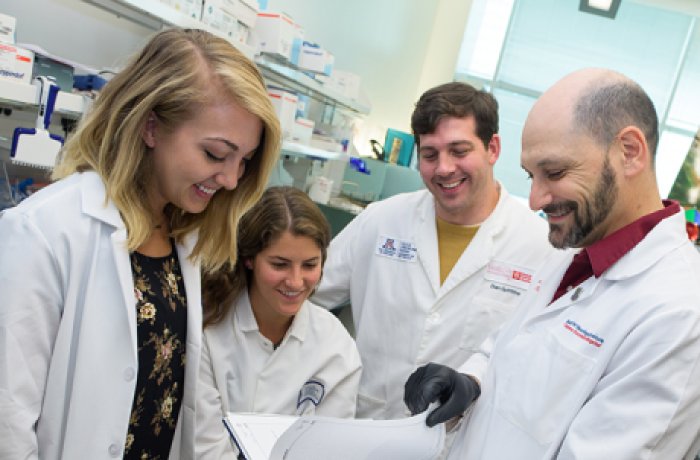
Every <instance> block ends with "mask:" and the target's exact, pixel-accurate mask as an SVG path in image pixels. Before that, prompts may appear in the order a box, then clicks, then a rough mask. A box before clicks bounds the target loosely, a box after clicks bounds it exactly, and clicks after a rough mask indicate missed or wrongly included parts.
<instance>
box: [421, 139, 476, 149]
mask: <svg viewBox="0 0 700 460" xmlns="http://www.w3.org/2000/svg"><path fill="white" fill-rule="evenodd" d="M447 145H448V146H449V147H452V148H454V147H460V146H466V147H471V146H473V145H474V143H473V142H471V141H468V140H466V139H465V140H462V141H454V142H450V143H449V144H447ZM423 148H425V149H430V150H435V148H434V147H433V146H431V145H426V146H422V147H421V150H422V149H423Z"/></svg>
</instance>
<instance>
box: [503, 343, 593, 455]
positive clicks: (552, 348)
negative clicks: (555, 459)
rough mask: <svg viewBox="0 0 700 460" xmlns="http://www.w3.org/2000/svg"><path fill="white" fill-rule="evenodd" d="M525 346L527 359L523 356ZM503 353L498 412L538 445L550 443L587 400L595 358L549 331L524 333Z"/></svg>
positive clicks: (564, 428)
mask: <svg viewBox="0 0 700 460" xmlns="http://www.w3.org/2000/svg"><path fill="white" fill-rule="evenodd" d="M523 350H527V359H522V358H523ZM502 352H503V356H502V358H503V359H501V360H500V361H501V363H500V365H497V368H496V369H495V371H496V372H495V373H496V378H497V379H498V374H499V373H500V374H502V377H501V383H500V384H498V383H497V387H496V388H497V389H496V407H497V410H498V412H499V413H501V415H502V416H503V417H505V418H506V419H507V420H508V421H509V422H510V423H512V424H514V425H515V426H517V427H518V428H519V429H520V430H522V431H523V432H525V433H527V434H528V435H530V436H531V437H532V438H534V439H535V440H536V441H537V442H538V443H540V444H543V445H544V444H549V443H551V442H552V441H553V440H554V439H556V438H557V437H559V436H560V433H561V431H562V430H566V428H567V426H568V425H569V423H570V422H571V420H572V419H573V417H574V415H575V414H576V412H577V411H578V410H579V408H580V406H581V404H583V401H584V400H585V395H586V394H588V392H587V386H588V378H587V376H588V375H589V374H590V373H591V370H592V369H593V365H594V361H593V360H592V359H591V358H589V357H586V356H583V355H581V354H579V353H578V352H576V351H574V350H572V349H570V348H568V347H567V346H565V345H563V344H562V343H560V342H559V341H558V340H557V339H556V338H555V337H554V335H552V334H551V333H550V332H546V333H545V335H544V337H542V335H541V334H526V335H521V336H519V337H517V338H516V339H515V340H513V341H512V342H511V343H510V344H509V345H508V346H507V347H506V348H504V349H503V350H502ZM499 371H500V372H499Z"/></svg>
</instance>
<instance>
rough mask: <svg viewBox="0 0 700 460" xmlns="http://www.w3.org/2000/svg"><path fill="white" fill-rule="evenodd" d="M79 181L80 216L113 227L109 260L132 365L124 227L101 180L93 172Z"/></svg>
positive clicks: (131, 298)
mask: <svg viewBox="0 0 700 460" xmlns="http://www.w3.org/2000/svg"><path fill="white" fill-rule="evenodd" d="M81 181H82V183H81V196H82V197H81V199H82V210H83V212H84V213H85V214H87V215H89V216H91V217H93V218H94V219H97V220H100V221H102V222H104V223H105V224H106V225H109V226H111V227H113V231H112V234H111V235H110V241H111V249H112V256H113V258H114V263H115V265H116V271H117V275H118V277H119V287H120V291H121V293H122V298H123V299H122V300H123V301H124V303H123V305H124V308H125V309H126V316H127V319H128V323H127V324H128V325H129V333H130V335H131V341H130V342H131V345H132V352H133V354H134V361H136V357H137V349H136V296H135V295H134V279H133V276H132V274H131V261H130V260H129V251H128V249H127V241H126V240H127V235H126V227H125V226H124V222H123V221H122V219H121V216H120V215H119V211H118V210H117V208H116V206H114V203H113V202H112V201H111V200H107V198H106V191H105V187H104V183H103V182H102V179H101V178H100V176H99V175H98V174H97V173H95V172H91V171H90V172H84V173H82V174H81Z"/></svg>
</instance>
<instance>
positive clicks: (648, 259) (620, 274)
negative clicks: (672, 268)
mask: <svg viewBox="0 0 700 460" xmlns="http://www.w3.org/2000/svg"><path fill="white" fill-rule="evenodd" d="M684 244H688V240H687V235H686V232H685V217H684V216H683V213H682V212H679V213H676V214H674V215H672V216H669V217H667V218H666V219H664V220H662V221H661V222H659V223H658V224H657V225H656V226H655V227H654V228H653V229H652V230H651V232H649V233H648V234H647V235H646V236H645V237H644V239H643V240H642V241H641V242H639V243H638V244H637V245H636V246H635V247H634V248H632V249H631V250H630V251H629V252H628V253H627V254H626V255H624V256H622V258H621V259H620V260H618V261H617V262H616V263H615V264H614V265H613V266H612V267H610V268H609V269H608V270H607V271H605V272H603V274H602V275H601V276H600V278H596V277H594V276H591V277H590V278H589V279H587V280H586V281H584V282H583V283H581V284H580V285H579V286H577V287H576V288H574V289H572V290H571V291H570V292H567V293H565V294H564V295H562V296H561V297H560V298H559V299H557V300H556V301H554V302H552V304H551V305H550V306H549V307H548V308H545V309H543V310H542V311H541V312H540V313H539V315H538V316H541V315H549V314H553V313H555V312H557V311H559V310H561V309H562V308H566V307H568V306H569V305H571V304H573V303H576V302H582V301H585V300H586V299H588V298H589V297H590V296H592V295H593V294H594V293H595V290H596V288H597V287H598V286H599V284H600V282H601V281H602V280H610V281H620V280H624V279H628V278H632V277H634V276H636V275H638V274H640V273H643V272H645V271H647V270H649V268H651V267H652V266H653V265H654V264H656V263H657V262H658V261H659V260H660V259H661V258H663V257H664V256H666V255H668V253H669V252H670V251H673V250H674V249H676V248H678V247H680V246H682V245H684ZM567 252H569V251H567ZM570 254H571V255H568V256H566V255H565V256H563V259H562V263H560V264H558V269H557V271H556V273H560V274H561V276H563V274H564V272H565V271H566V268H567V267H568V266H569V263H570V259H571V258H573V254H574V251H570ZM552 262H553V260H550V264H551V263H552ZM561 276H559V277H558V278H557V279H561ZM555 277H556V276H554V277H552V278H555ZM550 287H552V292H551V293H550V292H545V291H543V292H542V293H541V294H540V295H542V296H544V297H543V298H544V299H546V301H547V302H548V301H549V299H551V298H552V295H553V294H554V290H553V289H555V288H556V285H555V284H554V283H552V285H551V286H550ZM547 296H548V297H547Z"/></svg>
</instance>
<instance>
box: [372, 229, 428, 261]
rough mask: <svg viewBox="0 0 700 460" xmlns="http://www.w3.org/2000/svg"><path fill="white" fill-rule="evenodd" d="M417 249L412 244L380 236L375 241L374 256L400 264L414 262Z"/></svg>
mask: <svg viewBox="0 0 700 460" xmlns="http://www.w3.org/2000/svg"><path fill="white" fill-rule="evenodd" d="M417 250H418V248H416V246H415V245H414V244H413V242H411V241H408V240H400V239H397V238H392V237H390V236H385V235H380V236H379V239H378V240H377V248H376V254H377V255H379V256H382V257H388V258H390V259H396V260H400V261H402V262H415V260H416V251H417Z"/></svg>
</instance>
